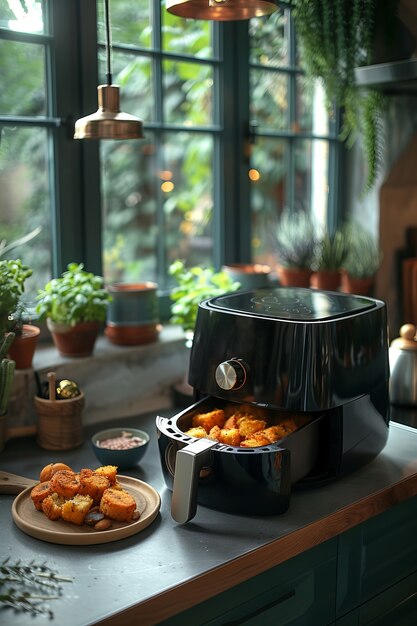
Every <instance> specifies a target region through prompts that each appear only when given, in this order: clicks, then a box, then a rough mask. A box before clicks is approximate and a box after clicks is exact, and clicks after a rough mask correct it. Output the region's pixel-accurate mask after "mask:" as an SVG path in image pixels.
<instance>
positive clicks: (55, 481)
mask: <svg viewBox="0 0 417 626" xmlns="http://www.w3.org/2000/svg"><path fill="white" fill-rule="evenodd" d="M50 485H51V490H52V491H55V492H56V493H58V494H59V495H60V496H64V498H73V497H74V496H75V494H77V493H78V491H79V489H80V478H79V475H78V474H76V473H75V472H73V471H72V470H71V471H70V470H59V471H58V472H56V473H55V474H54V475H53V476H52V478H51V480H50Z"/></svg>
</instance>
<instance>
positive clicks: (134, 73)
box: [99, 48, 155, 122]
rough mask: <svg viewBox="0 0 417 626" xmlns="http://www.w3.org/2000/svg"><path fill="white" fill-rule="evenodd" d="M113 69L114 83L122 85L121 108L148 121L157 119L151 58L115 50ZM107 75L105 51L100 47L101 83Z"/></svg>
mask: <svg viewBox="0 0 417 626" xmlns="http://www.w3.org/2000/svg"><path fill="white" fill-rule="evenodd" d="M112 71H113V83H114V84H115V85H119V86H120V107H121V110H122V111H124V112H125V113H130V115H136V116H137V117H139V118H140V119H142V120H146V121H147V122H152V121H155V107H154V105H153V102H154V96H153V81H152V64H151V60H150V59H149V58H148V57H144V56H139V55H136V54H123V53H120V52H117V53H115V52H114V53H113V55H112ZM105 75H106V59H105V51H104V49H103V48H100V50H99V76H100V82H101V83H105V82H106V81H105Z"/></svg>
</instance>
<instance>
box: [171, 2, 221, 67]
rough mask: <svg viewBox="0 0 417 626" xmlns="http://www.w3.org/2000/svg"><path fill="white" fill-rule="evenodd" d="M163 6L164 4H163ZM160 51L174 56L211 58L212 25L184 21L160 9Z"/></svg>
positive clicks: (195, 21) (202, 22)
mask: <svg viewBox="0 0 417 626" xmlns="http://www.w3.org/2000/svg"><path fill="white" fill-rule="evenodd" d="M163 4H165V3H163ZM162 49H163V50H164V51H169V52H174V53H176V54H192V55H193V56H195V57H199V58H204V59H208V58H211V57H212V56H213V46H212V24H211V22H210V21H208V20H185V19H182V18H180V17H177V16H175V15H172V14H171V13H168V11H165V9H164V8H163V9H162Z"/></svg>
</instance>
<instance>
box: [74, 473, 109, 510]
mask: <svg viewBox="0 0 417 626" xmlns="http://www.w3.org/2000/svg"><path fill="white" fill-rule="evenodd" d="M83 471H84V470H82V471H81V472H80V488H79V490H78V493H79V494H80V495H82V496H91V497H92V498H93V500H94V504H99V502H100V500H101V497H102V495H103V493H104V492H105V490H106V489H108V488H109V487H110V481H109V479H108V478H107V477H106V476H100V474H96V473H95V472H93V471H91V474H87V473H83Z"/></svg>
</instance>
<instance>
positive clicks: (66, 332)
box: [46, 318, 100, 357]
mask: <svg viewBox="0 0 417 626" xmlns="http://www.w3.org/2000/svg"><path fill="white" fill-rule="evenodd" d="M46 325H47V327H48V329H49V331H50V333H51V335H52V339H53V342H54V344H55V347H56V349H57V350H58V352H59V353H60V354H61V355H62V356H70V357H85V356H90V355H91V354H92V353H93V351H94V346H95V343H96V340H97V337H98V333H99V330H100V322H79V323H78V324H75V326H71V325H70V324H58V323H56V322H53V321H52V320H51V319H50V318H47V320H46Z"/></svg>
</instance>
